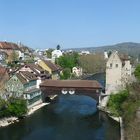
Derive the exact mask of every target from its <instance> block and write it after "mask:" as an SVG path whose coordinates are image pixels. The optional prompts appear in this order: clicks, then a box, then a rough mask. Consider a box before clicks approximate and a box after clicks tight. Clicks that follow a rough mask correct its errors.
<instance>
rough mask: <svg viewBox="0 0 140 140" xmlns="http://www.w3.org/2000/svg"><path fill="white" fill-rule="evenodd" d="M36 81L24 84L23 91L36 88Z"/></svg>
mask: <svg viewBox="0 0 140 140" xmlns="http://www.w3.org/2000/svg"><path fill="white" fill-rule="evenodd" d="M36 84H37V80H32V81H30V82H28V83H26V84H24V88H25V91H29V90H31V89H34V88H36Z"/></svg>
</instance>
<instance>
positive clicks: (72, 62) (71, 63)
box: [57, 52, 79, 69]
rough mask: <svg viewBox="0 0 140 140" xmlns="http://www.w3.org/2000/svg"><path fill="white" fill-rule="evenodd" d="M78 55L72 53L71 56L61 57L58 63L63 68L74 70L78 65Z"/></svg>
mask: <svg viewBox="0 0 140 140" xmlns="http://www.w3.org/2000/svg"><path fill="white" fill-rule="evenodd" d="M78 57H79V55H78V53H75V52H74V53H70V54H65V55H63V56H61V57H59V58H58V60H57V63H58V65H60V66H61V67H62V68H64V69H65V68H70V69H72V68H73V67H75V66H77V65H78Z"/></svg>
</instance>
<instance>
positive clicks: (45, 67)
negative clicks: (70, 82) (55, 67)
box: [38, 60, 52, 74]
mask: <svg viewBox="0 0 140 140" xmlns="http://www.w3.org/2000/svg"><path fill="white" fill-rule="evenodd" d="M38 65H39V66H41V67H42V68H43V69H44V70H46V71H48V72H49V73H50V74H52V70H51V69H50V68H49V67H48V66H47V65H46V64H45V63H44V62H43V61H42V60H39V61H38Z"/></svg>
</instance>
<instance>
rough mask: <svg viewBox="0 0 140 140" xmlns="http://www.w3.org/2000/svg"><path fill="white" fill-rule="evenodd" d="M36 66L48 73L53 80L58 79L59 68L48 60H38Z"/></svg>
mask: <svg viewBox="0 0 140 140" xmlns="http://www.w3.org/2000/svg"><path fill="white" fill-rule="evenodd" d="M37 63H38V65H39V66H40V67H42V68H43V69H44V70H46V71H48V72H49V74H50V75H51V78H52V79H53V80H57V79H60V72H61V68H60V66H58V65H55V64H54V63H52V62H51V61H48V60H38V62H37Z"/></svg>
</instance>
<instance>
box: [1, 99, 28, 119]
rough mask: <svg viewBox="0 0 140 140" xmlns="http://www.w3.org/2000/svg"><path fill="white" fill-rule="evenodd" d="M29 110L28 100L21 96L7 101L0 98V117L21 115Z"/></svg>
mask: <svg viewBox="0 0 140 140" xmlns="http://www.w3.org/2000/svg"><path fill="white" fill-rule="evenodd" d="M26 112H27V105H26V101H25V100H23V99H19V98H10V99H9V100H7V101H5V100H3V99H0V117H10V116H16V117H20V116H23V115H25V114H26Z"/></svg>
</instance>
